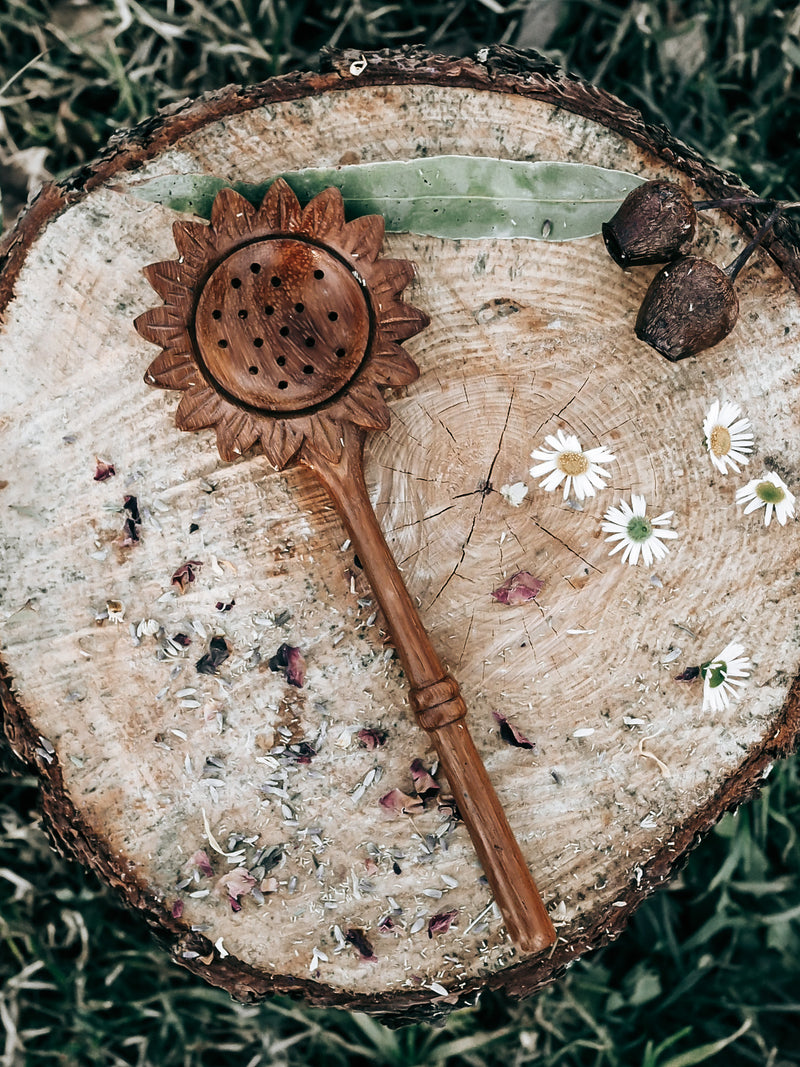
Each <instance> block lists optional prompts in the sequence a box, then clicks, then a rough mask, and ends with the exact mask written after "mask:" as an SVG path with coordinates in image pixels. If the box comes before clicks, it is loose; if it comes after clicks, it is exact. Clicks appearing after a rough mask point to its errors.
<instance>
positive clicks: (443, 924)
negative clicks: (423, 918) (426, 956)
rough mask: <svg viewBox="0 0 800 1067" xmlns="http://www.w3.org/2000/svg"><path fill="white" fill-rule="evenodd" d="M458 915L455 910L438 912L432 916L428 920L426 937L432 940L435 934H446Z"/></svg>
mask: <svg viewBox="0 0 800 1067" xmlns="http://www.w3.org/2000/svg"><path fill="white" fill-rule="evenodd" d="M457 915H458V911H457V909H456V908H453V909H452V911H440V912H439V913H438V915H432V916H431V918H430V919H429V920H428V937H430V938H433V937H434V936H435V935H436V934H446V933H447V931H448V930H449V929H450V927H451V926H452V925H453V923H454V922H455V919H456V917H457Z"/></svg>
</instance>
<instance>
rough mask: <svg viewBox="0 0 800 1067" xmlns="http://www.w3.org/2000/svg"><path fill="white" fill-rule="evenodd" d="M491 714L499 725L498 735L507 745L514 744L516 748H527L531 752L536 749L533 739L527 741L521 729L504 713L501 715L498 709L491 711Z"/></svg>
mask: <svg viewBox="0 0 800 1067" xmlns="http://www.w3.org/2000/svg"><path fill="white" fill-rule="evenodd" d="M492 715H494V717H495V719H496V721H497V723H498V725H499V726H500V736H501V737H502V739H503V740H504V741H505V742H506V744H507V745H514V746H516V748H529V749H531V750H532V751H533V752H536V751H537V748H536V745H535V744H534V743H533V741H529V740H528V738H527V737H526V736H525V735H524V734H523V733H522V732H521V730H520V729H519V728H518V727H517V726H515V725H514V723H513V722H510V721H509V720H508V719H507V718H506V717H505V715H501V714H500V712H499V711H493V712H492Z"/></svg>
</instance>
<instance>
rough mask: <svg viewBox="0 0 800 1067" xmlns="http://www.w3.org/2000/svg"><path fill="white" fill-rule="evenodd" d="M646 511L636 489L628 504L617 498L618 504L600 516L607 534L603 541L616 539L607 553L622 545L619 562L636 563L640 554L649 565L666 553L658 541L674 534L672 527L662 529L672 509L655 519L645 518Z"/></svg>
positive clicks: (612, 552)
mask: <svg viewBox="0 0 800 1067" xmlns="http://www.w3.org/2000/svg"><path fill="white" fill-rule="evenodd" d="M646 511H647V504H646V503H645V500H644V497H643V496H637V494H636V493H632V494H631V502H630V504H627V503H626V502H625V501H624V500H621V501H620V502H619V507H618V508H609V509H608V511H607V512H606V513H605V515H604V516H603V518H604V519H605V522H603V523H602V530H603V533H607V534H608V535H609V536H608V537H607V538H606V541H618V542H619V543H618V544H616V545H614V547H613V548H612V549H611V551H610V552H609V555H610V556H613V555H614V553H615V552H619V550H620V549H621V548H624V550H625V551H624V552H623V553H622V560H621V562H622V563H625V562H628V563H630V564H631V565H633V564H636V563H638V562H639V556H640V555H641V557H642V559H643V560H644V562H645V566H647V567H650V566H652V564H653V560H654V559H663V558H664V556H666V554H667V551H668V549H667V546H666V545H664V544H662V543H661V541H662V538H665V537H677V536H678V535H677V533H676V532H675V531H674V530H667V529H664V527H665V526H666V525H667V523H668V522H669V521H670V519H671V518H672V515H673V513H672V512H671V511H665V512H664V514H663V515H659V516H658V517H657V518H655V519H648V518H647V517H646V515H645V512H646Z"/></svg>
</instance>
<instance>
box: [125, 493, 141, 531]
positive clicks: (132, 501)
mask: <svg viewBox="0 0 800 1067" xmlns="http://www.w3.org/2000/svg"><path fill="white" fill-rule="evenodd" d="M122 506H123V507H124V508H125V510H126V511H127V512H128V514H129V515H130V517H131V518H132V519H133V521H134V522H135V523H136V524H137V525H139V524H140V523H141V521H142V517H141V515H140V514H139V501H138V500H137V499H136V497H135V496H126V497H123V499H122Z"/></svg>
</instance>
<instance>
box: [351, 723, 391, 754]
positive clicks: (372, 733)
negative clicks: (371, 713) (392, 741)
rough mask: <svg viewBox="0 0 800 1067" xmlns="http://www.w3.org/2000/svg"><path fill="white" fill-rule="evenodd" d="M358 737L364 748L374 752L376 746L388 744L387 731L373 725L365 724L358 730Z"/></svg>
mask: <svg viewBox="0 0 800 1067" xmlns="http://www.w3.org/2000/svg"><path fill="white" fill-rule="evenodd" d="M356 738H357V740H358V742H359V743H360V744H361V745H363V746H364V748H368V749H369V750H370V752H374V751H375V749H376V748H380V747H381V745H385V744H386V731H385V730H379V729H378V728H377V727H373V726H364V727H362V728H361V729H360V730H359V731H358V733H357V734H356Z"/></svg>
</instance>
